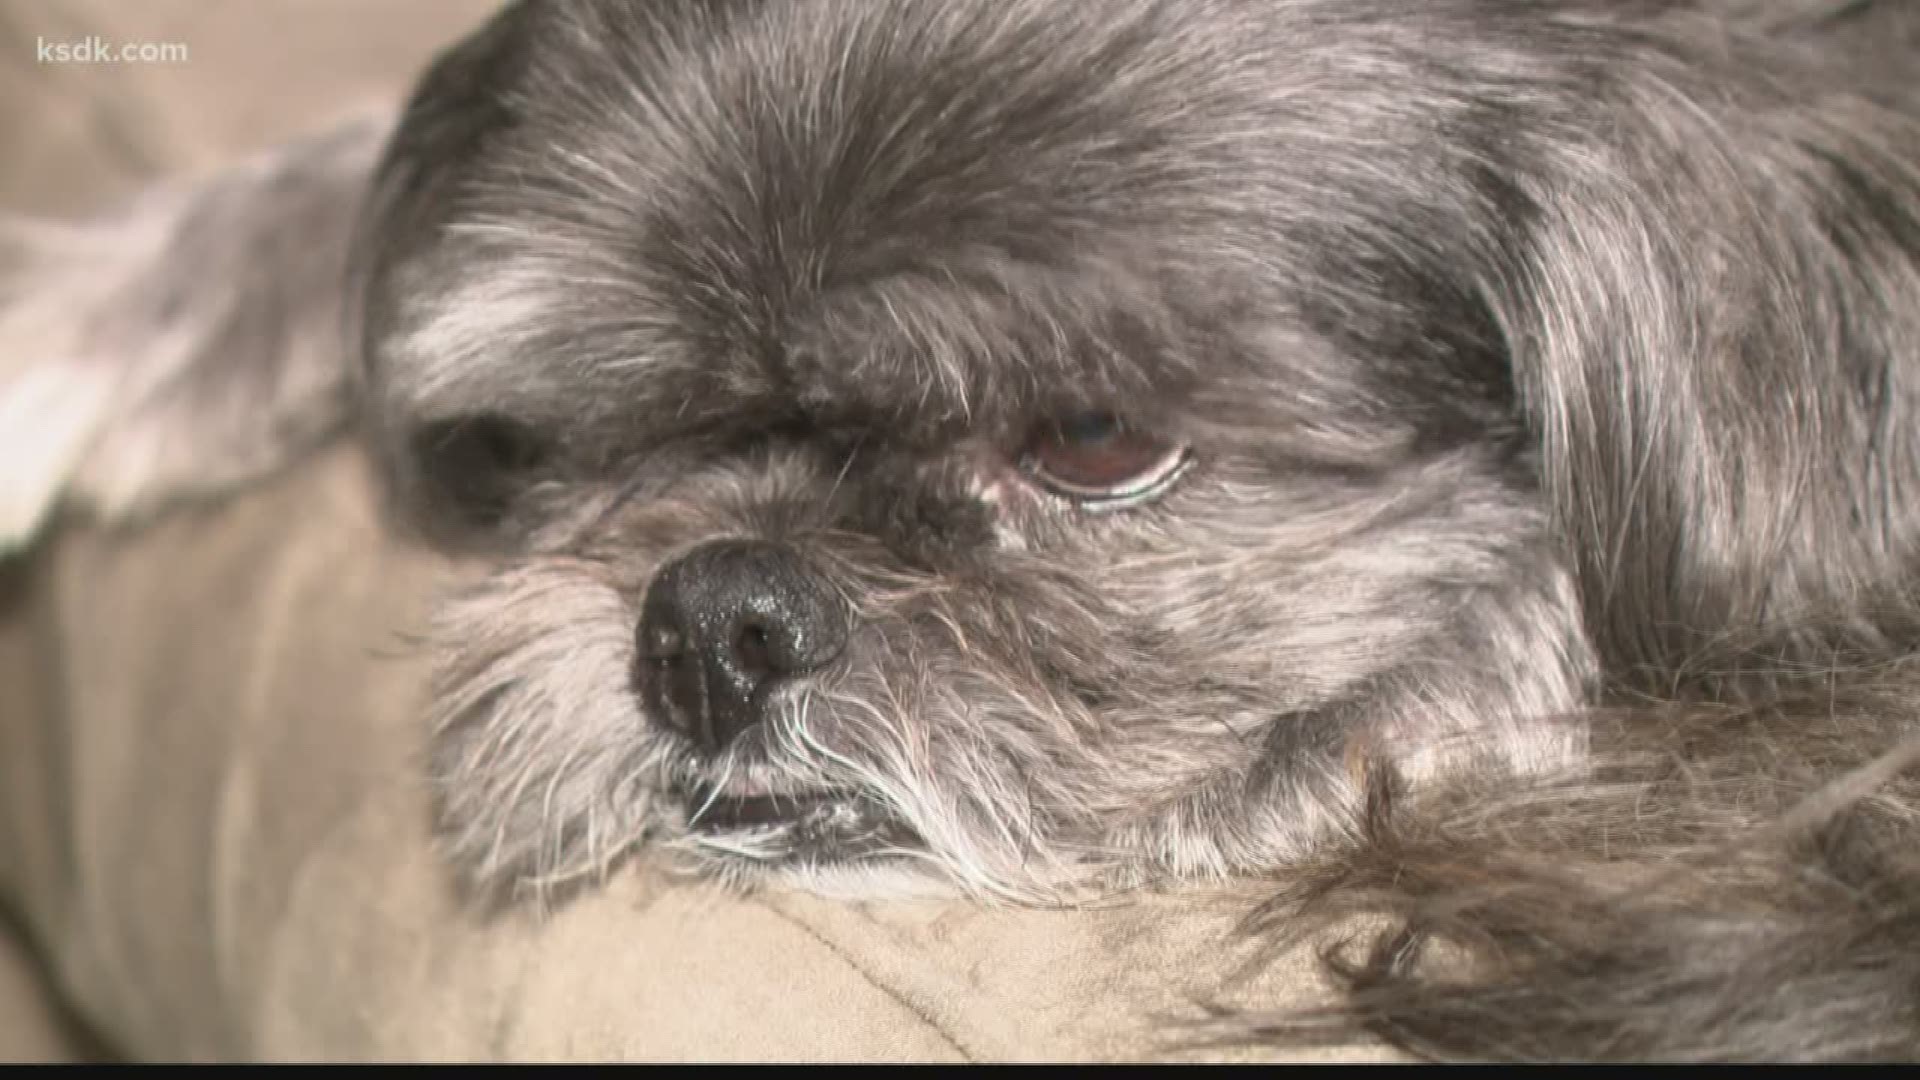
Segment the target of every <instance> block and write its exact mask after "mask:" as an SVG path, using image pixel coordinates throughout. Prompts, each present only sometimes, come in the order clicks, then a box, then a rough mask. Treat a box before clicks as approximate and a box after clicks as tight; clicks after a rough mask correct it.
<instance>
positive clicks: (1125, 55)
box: [364, 0, 1591, 896]
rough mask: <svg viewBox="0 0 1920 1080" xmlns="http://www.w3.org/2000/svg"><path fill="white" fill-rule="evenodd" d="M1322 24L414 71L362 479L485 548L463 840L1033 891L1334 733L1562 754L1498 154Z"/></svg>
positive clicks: (1266, 792)
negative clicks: (498, 555)
mask: <svg viewBox="0 0 1920 1080" xmlns="http://www.w3.org/2000/svg"><path fill="white" fill-rule="evenodd" d="M1446 6H1447V7H1448V8H1449V9H1452V8H1457V7H1460V5H1446ZM1346 8H1347V11H1348V16H1349V17H1348V19H1347V21H1346V22H1344V23H1343V25H1342V26H1341V27H1340V31H1339V35H1338V36H1337V38H1333V37H1329V36H1328V35H1327V33H1326V31H1325V28H1324V27H1322V26H1320V25H1319V23H1318V20H1319V19H1320V18H1321V17H1322V16H1323V15H1324V14H1325V10H1324V9H1325V5H1322V4H1317V3H1311V2H1307V3H1290V4H1268V5H1255V4H1245V3H1237V2H1236V3H1223V4H1216V5H1207V4H1196V3H1193V2H1192V0H1169V2H1163V3H1100V4H1086V5H1073V4H1059V3H1055V2H1053V0H1044V2H1036V3H1030V4H1029V3H1015V4H1006V3H983V4H974V3H958V4H956V3H951V2H948V0H937V2H887V3H876V2H873V0H849V2H846V3H828V2H822V3H809V4H780V3H773V4H715V3H707V2H685V3H649V4H632V5H629V4H613V3H609V4H571V5H558V6H556V7H554V8H551V9H549V8H545V7H531V8H524V9H516V10H514V11H512V12H510V13H508V14H507V15H505V16H504V17H502V18H501V19H500V20H499V21H497V22H496V23H495V24H493V25H492V26H491V27H489V28H488V29H487V30H485V31H484V32H482V33H481V34H480V35H478V36H477V37H476V38H474V39H473V40H471V41H469V42H468V43H466V44H465V45H464V46H463V47H462V48H461V49H460V50H459V51H457V52H456V53H454V54H451V55H449V56H448V57H447V58H445V59H443V60H442V62H441V63H440V64H439V65H438V66H437V67H436V68H435V69H434V71H433V72H432V73H431V74H430V75H429V76H428V78H427V80H426V82H425V83H424V85H423V87H422V89H421V90H420V92H419V93H418V95H417V97H416V98H415V100H414V102H413V105H412V107H411V109H410V111H409V113H408V115H407V118H406V120H405V121H404V123H403V126H402V128H401V130H400V133H399V135H398V137H397V139H396V141H395V143H394V148H393V149H392V151H391V152H390V155H389V160H388V162H387V165H386V167H385V171H384V174H383V182H382V185H381V195H380V199H379V202H378V204H377V207H376V213H375V214H374V215H373V219H372V220H373V227H372V229H371V230H370V232H369V235H370V236H372V237H373V238H374V243H373V247H372V248H370V249H369V258H368V260H367V263H366V275H367V276H366V280H367V282H368V288H367V293H366V303H365V312H364V315H365V326H366V341H367V344H368V350H367V354H368V356H369V357H370V364H371V366H370V368H369V370H368V372H367V375H368V383H369V386H370V387H371V388H372V399H373V405H374V408H375V409H376V416H375V422H376V424H377V427H378V431H379V434H380V436H381V441H382V445H383V446H384V447H385V452H386V455H387V460H388V461H389V463H390V465H391V468H392V471H393V472H394V473H395V475H396V477H397V478H398V479H399V481H400V483H401V487H402V489H403V490H404V491H405V492H406V493H407V494H408V496H409V498H410V500H411V501H412V502H413V503H414V504H416V505H417V506H418V507H419V508H420V509H421V511H422V514H421V516H422V518H423V519H424V520H425V522H426V524H427V525H428V526H429V527H430V528H432V529H433V530H435V531H436V532H437V533H438V534H440V535H442V536H447V537H457V538H460V539H462V540H472V539H478V540H481V541H483V542H491V543H493V544H496V545H498V546H500V547H502V548H504V549H505V550H506V551H508V552H509V553H510V555H511V558H510V559H509V560H508V564H507V566H506V568H505V569H503V570H502V571H501V572H500V573H499V574H498V575H497V576H495V577H493V578H492V579H491V580H490V581H489V582H487V583H486V584H485V585H483V586H482V587H480V588H479V589H477V590H476V591H475V592H474V593H472V594H471V595H469V596H468V597H466V598H465V599H463V600H461V601H460V602H458V603H456V604H454V605H453V606H452V607H450V608H449V610H448V613H447V616H446V618H445V620H444V622H443V626H442V632H443V648H444V650H445V652H444V654H443V658H442V659H443V664H442V672H441V673H442V684H441V686H440V688H439V700H440V707H441V710H442V712H441V720H440V725H439V729H438V732H437V736H436V740H437V741H436V744H435V756H434V760H435V768H436V779H437V781H438V783H439V784H440V786H441V795H442V807H443V816H444V824H445V827H446V832H447V836H448V839H449V841H450V844H451V847H452V848H453V850H454V851H455V852H456V853H457V855H458V857H459V858H460V859H461V860H462V861H463V863H464V864H465V865H466V866H467V867H468V868H469V869H470V870H473V871H474V872H475V874H476V876H477V877H479V878H481V879H482V880H486V881H494V882H498V881H501V880H516V881H524V880H534V881H553V880H556V879H561V878H565V877H568V876H571V875H577V874H580V873H583V872H587V871H592V870H597V869H600V868H602V867H604V866H605V865H607V864H608V863H609V862H610V861H611V860H612V859H614V858H616V857H617V856H618V855H619V854H620V853H622V852H624V851H626V850H628V849H629V848H631V847H632V845H634V844H635V843H636V842H638V841H639V840H641V839H643V838H651V839H658V840H662V841H665V842H667V843H669V844H671V845H673V846H675V847H678V848H680V849H682V850H684V851H686V852H688V853H691V854H692V855H693V856H694V857H695V858H696V859H697V860H699V861H701V862H703V863H705V864H707V865H709V866H711V867H714V868H717V869H719V870H721V871H722V872H723V873H731V874H745V873H749V872H754V871H763V870H772V871H797V872H801V873H802V874H803V875H804V876H805V878H806V880H808V881H810V882H813V883H824V882H826V881H827V880H829V878H830V877H831V876H832V874H831V873H829V872H840V873H841V876H845V874H847V873H851V874H852V875H854V876H855V877H857V878H860V879H865V878H867V877H870V876H871V875H872V874H874V873H879V872H887V873H890V872H892V871H894V870H897V869H902V868H905V869H927V868H931V869H933V870H935V871H937V874H938V876H941V877H944V878H945V879H947V880H949V881H953V882H957V883H959V884H960V885H962V886H963V887H966V888H968V889H971V890H974V891H977V892H981V893H998V894H1005V895H1016V896H1020V895H1025V896H1032V895H1039V894H1043V893H1045V892H1047V891H1048V890H1050V889H1053V888H1055V887H1057V886H1058V885H1060V884H1062V883H1063V882H1072V881H1078V880H1083V879H1084V878H1085V877H1086V875H1088V874H1089V873H1090V872H1104V871H1111V870H1114V869H1130V870H1133V871H1137V872H1158V871H1167V870H1172V871H1175V872H1182V873H1201V874H1206V873H1228V872H1232V871H1234V870H1237V869H1244V868H1248V867H1253V866H1259V865H1263V864H1265V863H1267V862H1270V861H1271V860H1272V859H1273V858H1275V857H1277V856H1280V855H1285V854H1287V853H1289V852H1293V851H1297V850H1298V849H1299V848H1301V847H1302V846H1303V845H1305V844H1307V843H1309V842H1311V841H1312V840H1313V839H1314V838H1315V837H1316V835H1317V834H1318V833H1319V832H1320V831H1322V830H1323V829H1324V828H1325V827H1326V823H1327V820H1328V816H1329V814H1330V813H1331V812H1336V811H1338V810H1340V809H1342V808H1343V807H1345V806H1346V804H1347V803H1348V801H1349V800H1350V798H1351V792H1352V790H1353V788H1354V781H1355V777H1354V776H1353V770H1354V768H1355V767H1356V764H1355V763H1356V762H1357V761H1358V760H1359V758H1360V756H1361V755H1362V754H1363V753H1370V752H1379V751H1381V750H1382V749H1383V748H1385V749H1390V751H1391V753H1392V756H1393V757H1394V759H1395V760H1396V761H1399V762H1401V763H1402V764H1403V765H1407V766H1409V767H1412V768H1413V769H1414V770H1415V771H1416V772H1417V771H1418V768H1419V762H1420V761H1421V760H1422V759H1423V757H1425V758H1431V756H1432V755H1433V754H1436V753H1439V752H1440V751H1441V748H1442V746H1443V744H1444V743H1445V742H1446V740H1447V739H1449V738H1451V737H1454V736H1457V735H1459V734H1460V733H1461V732H1462V731H1463V730H1467V729H1472V730H1475V731H1487V730H1499V731H1501V732H1502V733H1503V734H1502V735H1501V738H1500V740H1499V741H1498V746H1499V754H1500V755H1501V756H1505V757H1507V758H1508V759H1509V763H1517V764H1521V765H1525V764H1526V763H1528V762H1537V761H1540V760H1545V759H1549V758H1554V757H1556V756H1558V755H1561V754H1564V753H1565V752H1567V751H1568V750H1569V749H1570V744H1569V743H1568V742H1567V740H1566V739H1565V738H1564V737H1563V735H1562V734H1561V733H1560V732H1559V730H1558V729H1557V728H1556V727H1555V726H1554V725H1552V724H1550V723H1543V722H1541V718H1547V717H1551V716H1553V715H1554V714H1556V713H1559V712H1562V711H1564V710H1567V709H1570V708H1571V707H1573V706H1574V705H1575V703H1576V702H1577V701H1578V700H1579V695H1580V693H1581V690H1582V683H1583V681H1584V680H1585V679H1586V678H1587V674H1588V670H1589V667H1590V664H1591V660H1590V657H1589V653H1588V649H1587V646H1586V644H1585V641H1584V638H1583V636H1582V633H1583V632H1582V629H1581V625H1580V618H1579V616H1578V614H1577V609H1576V603H1575V599H1574V596H1573V590H1572V586H1571V585H1570V583H1569V581H1570V579H1569V576H1568V574H1567V573H1566V571H1565V570H1564V568H1562V567H1561V566H1560V565H1558V563H1557V562H1556V554H1555V549H1554V548H1553V546H1552V544H1551V543H1550V542H1549V540H1548V539H1547V527H1546V525H1547V523H1546V512H1545V509H1544V507H1543V503H1542V500H1541V497H1540V495H1539V490H1538V489H1539V481H1538V479H1537V477H1536V476H1535V473H1534V466H1533V464H1532V461H1531V458H1530V446H1531V440H1530V438H1529V437H1528V435H1527V425H1526V423H1525V421H1524V418H1523V417H1522V416H1521V415H1520V409H1519V406H1518V405H1517V402H1516V392H1515V389H1514V386H1513V378H1512V375H1511V373H1510V367H1509V363H1508V358H1507V354H1506V348H1507V346H1506V342H1505V340H1504V337H1503V332H1502V327H1501V325H1500V318H1501V314H1500V313H1499V312H1498V311H1496V310H1494V308H1493V307H1492V306H1491V304H1490V302H1489V301H1488V299H1487V298H1486V292H1485V289H1484V287H1483V286H1484V285H1485V282H1484V280H1483V279H1482V277H1481V275H1485V274H1492V273H1495V272H1496V271H1497V268H1498V266H1499V265H1500V264H1499V259H1500V258H1501V256H1502V254H1503V252H1504V251H1505V250H1506V246H1507V245H1511V244H1513V243H1515V242H1516V233H1515V231H1514V230H1515V229H1516V228H1518V226H1519V224H1520V223H1519V222H1516V221H1513V220H1508V219H1506V218H1505V217H1504V216H1503V215H1506V214H1509V213H1516V214H1517V213H1520V212H1521V206H1520V202H1521V200H1520V199H1519V196H1518V195H1517V194H1516V193H1514V192H1512V191H1509V190H1506V189H1504V188H1502V187H1501V185H1500V183H1498V182H1496V180H1495V179H1494V176H1495V174H1494V173H1493V172H1492V168H1493V166H1492V165H1490V164H1489V163H1488V156H1489V155H1494V154H1499V153H1504V152H1519V151H1518V149H1517V148H1516V147H1515V146H1511V145H1509V146H1505V147H1502V146H1499V145H1494V144H1488V145H1477V144H1476V143H1475V142H1474V141H1473V140H1470V139H1462V138H1458V137H1441V135H1440V134H1437V133H1445V132H1447V131H1455V132H1470V131H1479V130H1481V129H1482V127H1483V126H1484V125H1485V124H1486V123H1487V122H1488V120H1489V117H1487V116H1485V115H1481V114H1480V113H1479V112H1477V111H1476V110H1482V109H1484V108H1485V106H1484V105H1482V104H1480V103H1476V102H1475V101H1473V100H1471V99H1469V98H1467V97H1465V96H1464V95H1462V96H1460V97H1457V98H1455V97H1449V96H1447V95H1445V94H1440V93H1426V94H1418V95H1396V94H1383V93H1382V92H1381V91H1382V88H1383V87H1392V86H1393V85H1395V83H1396V80H1398V79H1401V78H1406V79H1414V78H1419V79H1424V80H1427V81H1429V82H1431V81H1432V80H1433V79H1434V76H1433V75H1431V74H1430V73H1427V72H1423V71H1422V70H1421V68H1420V64H1421V63H1423V62H1424V61H1423V58H1426V57H1430V56H1432V55H1435V49H1436V48H1438V46H1436V45H1435V44H1434V42H1433V41H1432V40H1420V41H1410V40H1408V39H1407V37H1406V32H1407V28H1406V26H1405V25H1404V21H1405V20H1404V18H1403V15H1402V13H1401V12H1400V11H1399V9H1398V8H1397V7H1395V9H1394V10H1393V11H1391V12H1389V11H1385V10H1383V11H1382V12H1380V13H1379V14H1378V16H1377V18H1374V19H1372V20H1371V21H1369V20H1367V19H1359V20H1354V19H1352V18H1351V14H1352V9H1353V5H1346ZM1436 12H1437V14H1436V17H1435V18H1434V19H1433V21H1432V25H1431V26H1429V27H1427V28H1426V29H1427V30H1428V31H1429V32H1432V33H1447V32H1452V31H1463V30H1464V28H1466V27H1469V26H1473V25H1474V24H1473V23H1472V22H1471V21H1469V20H1466V19H1464V18H1463V19H1457V20H1456V19H1452V18H1450V17H1449V15H1450V14H1461V12H1451V11H1450V12H1438V6H1436ZM1479 32H1480V33H1481V34H1482V35H1483V38H1484V30H1481V31H1479ZM1460 45H1461V48H1462V49H1463V50H1468V49H1472V50H1479V51H1478V52H1477V53H1473V54H1472V55H1474V56H1476V57H1477V59H1479V60H1481V61H1484V62H1489V63H1492V62H1495V61H1497V60H1500V59H1501V56H1500V54H1499V50H1500V49H1501V48H1503V47H1504V46H1503V45H1502V43H1501V42H1499V41H1487V40H1484V39H1476V40H1473V41H1469V40H1467V39H1465V38H1463V39H1462V40H1461V42H1460ZM1516 55H1517V54H1516ZM1503 200H1506V201H1503Z"/></svg>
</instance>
